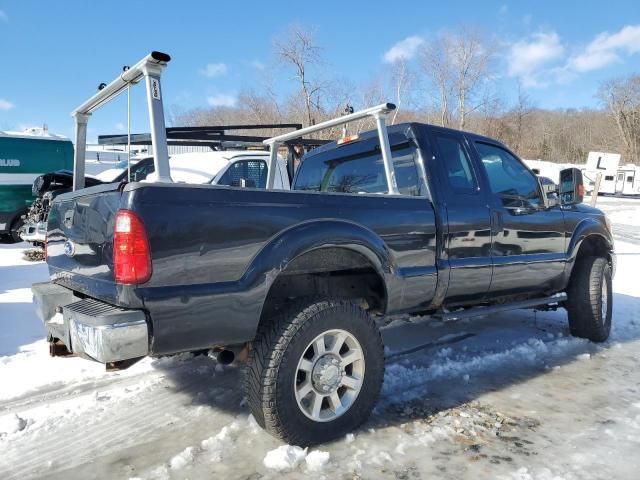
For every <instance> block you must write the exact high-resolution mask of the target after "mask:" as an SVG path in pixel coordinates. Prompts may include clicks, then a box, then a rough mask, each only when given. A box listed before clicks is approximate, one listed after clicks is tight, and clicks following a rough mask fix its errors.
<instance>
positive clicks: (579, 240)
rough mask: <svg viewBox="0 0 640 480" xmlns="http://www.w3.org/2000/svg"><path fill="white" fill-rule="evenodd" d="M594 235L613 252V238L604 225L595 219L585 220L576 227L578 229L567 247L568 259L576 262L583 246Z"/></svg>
mask: <svg viewBox="0 0 640 480" xmlns="http://www.w3.org/2000/svg"><path fill="white" fill-rule="evenodd" d="M594 235H595V236H598V237H600V238H602V240H604V241H605V243H606V245H607V248H608V249H609V250H610V251H612V250H613V239H612V237H611V233H609V231H608V230H607V229H606V228H605V227H604V225H602V224H601V223H600V222H598V221H596V220H595V219H593V218H585V219H583V220H582V221H580V222H579V223H578V224H577V225H576V228H575V230H574V231H573V235H572V236H571V240H570V241H569V245H568V246H567V259H568V260H570V261H575V258H576V256H577V255H578V252H579V251H580V247H581V246H582V244H583V243H584V242H585V240H586V239H587V238H589V237H591V236H594Z"/></svg>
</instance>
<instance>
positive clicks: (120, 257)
mask: <svg viewBox="0 0 640 480" xmlns="http://www.w3.org/2000/svg"><path fill="white" fill-rule="evenodd" d="M113 270H114V276H115V280H116V282H118V283H123V284H129V285H137V284H140V283H145V282H147V281H148V280H149V279H150V278H151V252H150V251H149V242H148V241H147V233H146V232H145V229H144V224H143V223H142V220H141V219H140V217H139V216H138V215H136V214H135V213H134V212H132V211H131V210H118V213H116V221H115V228H114V234H113Z"/></svg>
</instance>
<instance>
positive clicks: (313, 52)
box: [274, 25, 322, 125]
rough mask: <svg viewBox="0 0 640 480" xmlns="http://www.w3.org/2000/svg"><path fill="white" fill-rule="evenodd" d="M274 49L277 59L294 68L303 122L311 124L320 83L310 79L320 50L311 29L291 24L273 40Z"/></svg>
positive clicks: (317, 106) (320, 87)
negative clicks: (311, 69)
mask: <svg viewBox="0 0 640 480" xmlns="http://www.w3.org/2000/svg"><path fill="white" fill-rule="evenodd" d="M274 50H275V54H276V56H277V57H278V59H279V60H280V61H281V62H282V63H283V64H285V65H288V66H290V67H291V68H293V70H294V74H295V78H296V80H297V81H298V83H299V85H300V95H301V96H302V100H303V102H304V110H305V117H306V118H305V123H306V124H307V125H313V124H314V123H315V122H314V118H313V113H312V112H313V108H312V107H313V106H314V97H316V101H315V108H316V109H319V98H318V95H319V91H320V90H321V89H322V85H321V84H319V83H314V82H312V81H311V79H310V76H309V70H310V67H311V66H312V65H318V64H320V63H321V61H322V58H321V54H320V52H321V50H320V47H318V46H317V45H316V43H315V39H314V35H313V29H310V28H308V27H303V26H302V25H291V26H290V27H289V29H288V30H287V32H286V33H285V34H284V35H283V36H282V37H280V38H277V39H276V40H275V41H274Z"/></svg>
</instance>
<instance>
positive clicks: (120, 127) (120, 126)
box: [116, 122, 127, 132]
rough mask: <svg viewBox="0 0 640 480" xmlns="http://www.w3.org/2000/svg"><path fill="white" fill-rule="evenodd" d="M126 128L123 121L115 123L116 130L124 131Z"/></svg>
mask: <svg viewBox="0 0 640 480" xmlns="http://www.w3.org/2000/svg"><path fill="white" fill-rule="evenodd" d="M126 129H127V127H125V125H124V123H122V122H118V123H116V130H118V131H119V132H124V131H125V130H126Z"/></svg>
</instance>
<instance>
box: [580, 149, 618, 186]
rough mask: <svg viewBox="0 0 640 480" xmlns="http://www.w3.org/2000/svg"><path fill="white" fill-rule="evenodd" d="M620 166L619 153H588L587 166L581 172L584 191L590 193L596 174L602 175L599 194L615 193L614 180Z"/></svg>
mask: <svg viewBox="0 0 640 480" xmlns="http://www.w3.org/2000/svg"><path fill="white" fill-rule="evenodd" d="M619 165H620V154H619V153H606V152H589V156H588V157H587V166H586V168H585V169H584V170H583V171H582V175H583V177H584V184H585V190H586V191H587V192H590V191H592V190H593V187H594V185H595V181H596V177H597V175H598V173H601V174H602V180H601V181H600V191H599V193H608V194H611V195H614V194H615V193H616V180H617V176H618V166H619Z"/></svg>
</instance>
